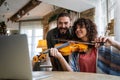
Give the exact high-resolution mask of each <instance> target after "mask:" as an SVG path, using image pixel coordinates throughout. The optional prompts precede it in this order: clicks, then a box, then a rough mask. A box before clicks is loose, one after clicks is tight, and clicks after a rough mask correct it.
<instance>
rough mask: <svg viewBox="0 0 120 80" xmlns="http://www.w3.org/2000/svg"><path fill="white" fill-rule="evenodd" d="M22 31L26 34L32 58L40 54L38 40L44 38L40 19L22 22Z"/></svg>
mask: <svg viewBox="0 0 120 80" xmlns="http://www.w3.org/2000/svg"><path fill="white" fill-rule="evenodd" d="M20 33H21V34H26V35H27V38H28V46H29V52H30V57H31V59H32V58H33V56H34V55H36V54H38V52H37V44H38V40H40V39H43V28H42V24H41V22H40V21H29V22H21V25H20Z"/></svg>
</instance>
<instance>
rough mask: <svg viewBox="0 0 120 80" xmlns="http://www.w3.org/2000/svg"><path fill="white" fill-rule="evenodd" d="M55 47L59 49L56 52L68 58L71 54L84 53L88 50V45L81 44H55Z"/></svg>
mask: <svg viewBox="0 0 120 80" xmlns="http://www.w3.org/2000/svg"><path fill="white" fill-rule="evenodd" d="M57 46H58V47H57ZM55 47H57V48H59V49H58V51H59V52H61V54H62V55H63V56H68V55H70V54H71V53H72V52H76V51H78V52H86V51H87V50H88V45H86V44H83V43H71V42H67V43H64V44H62V43H59V44H56V45H55Z"/></svg>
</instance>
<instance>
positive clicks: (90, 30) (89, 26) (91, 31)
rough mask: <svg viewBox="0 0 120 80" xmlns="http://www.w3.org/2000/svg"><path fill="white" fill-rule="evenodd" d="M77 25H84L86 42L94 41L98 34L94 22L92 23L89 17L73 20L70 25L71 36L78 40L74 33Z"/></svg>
mask: <svg viewBox="0 0 120 80" xmlns="http://www.w3.org/2000/svg"><path fill="white" fill-rule="evenodd" d="M77 25H80V27H83V25H85V28H86V30H87V37H88V42H91V41H94V39H95V38H96V37H97V34H98V32H97V27H96V25H95V23H93V22H92V21H91V20H90V19H85V18H79V19H77V20H76V21H75V22H74V24H73V27H72V32H73V37H74V39H77V40H80V39H79V38H78V37H77V36H76V34H75V31H76V29H77Z"/></svg>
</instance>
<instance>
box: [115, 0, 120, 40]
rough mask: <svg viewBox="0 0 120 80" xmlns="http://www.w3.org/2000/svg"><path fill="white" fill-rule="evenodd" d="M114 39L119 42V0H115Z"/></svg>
mask: <svg viewBox="0 0 120 80" xmlns="http://www.w3.org/2000/svg"><path fill="white" fill-rule="evenodd" d="M115 1H116V2H115V13H114V14H115V27H114V32H115V40H117V41H119V42H120V2H119V0H115Z"/></svg>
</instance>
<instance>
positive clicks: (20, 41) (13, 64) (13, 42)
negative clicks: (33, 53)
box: [0, 34, 43, 80]
mask: <svg viewBox="0 0 120 80" xmlns="http://www.w3.org/2000/svg"><path fill="white" fill-rule="evenodd" d="M38 77H39V78H37V77H36V78H37V79H40V78H41V77H42V78H43V75H42V76H40V75H38ZM0 79H12V80H13V79H23V80H33V77H32V65H31V61H30V56H29V50H28V41H27V36H26V35H25V34H21V35H10V36H0ZM34 80H35V78H34Z"/></svg>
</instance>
